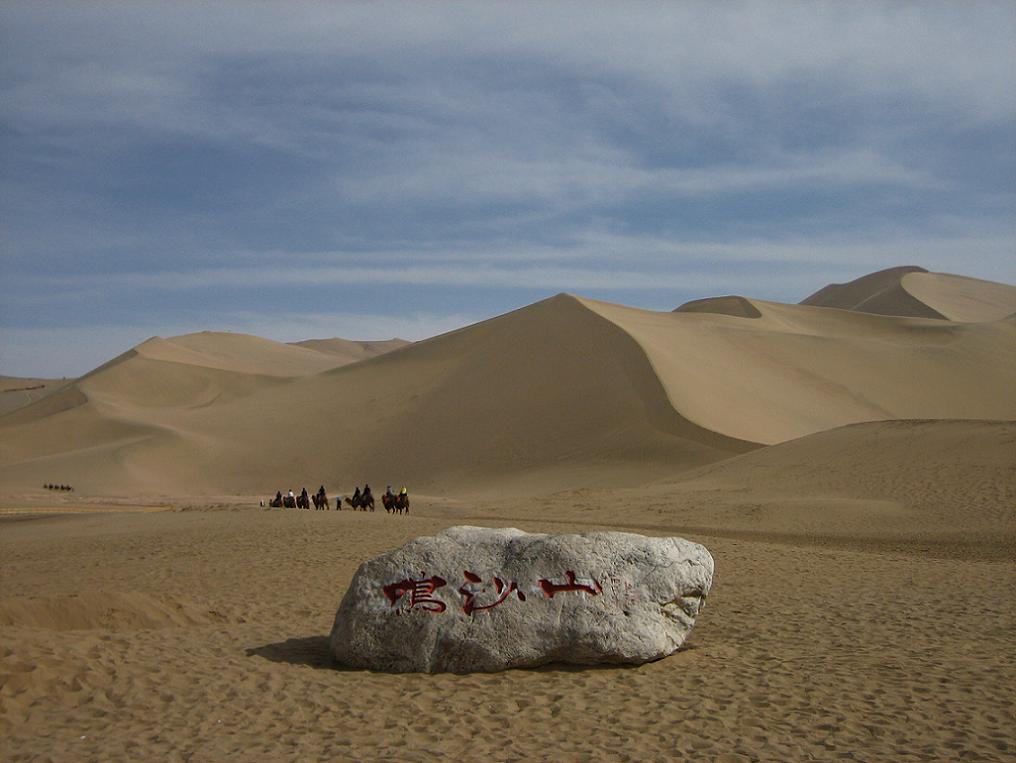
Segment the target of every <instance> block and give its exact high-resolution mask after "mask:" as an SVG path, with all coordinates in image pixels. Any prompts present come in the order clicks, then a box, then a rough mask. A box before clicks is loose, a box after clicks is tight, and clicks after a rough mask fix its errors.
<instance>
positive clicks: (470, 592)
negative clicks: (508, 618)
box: [459, 570, 526, 615]
mask: <svg viewBox="0 0 1016 763" xmlns="http://www.w3.org/2000/svg"><path fill="white" fill-rule="evenodd" d="M462 575H463V577H464V578H465V579H466V582H465V583H463V584H462V585H461V586H459V593H460V594H462V597H463V599H464V600H465V601H464V603H463V605H462V611H463V612H465V613H466V614H467V615H471V614H473V612H482V611H483V610H488V609H494V607H496V606H498V605H499V604H501V603H503V602H504V600H505V599H507V598H508V597H509V596H510V595H511V593H512V592H513V591H514V592H515V594H516V595H517V596H518V597H519V601H525V600H526V595H525V594H524V593H522V591H520V590H519V587H518V585H517V584H516V583H515V581H514V580H513V581H512V582H511V583H509V584H507V585H506V584H505V582H504V581H503V580H501V578H499V577H494V578H492V582H493V584H494V593H493V594H492V595H495V596H496V597H497V598H496V599H495V600H494V601H492V602H490V603H489V604H479V603H477V598H478V597H480V596H481V594H485V593H487V588H486V586H483V585H479V584H480V583H482V578H481V577H480V576H479V575H477V574H476V573H474V572H470V571H469V570H464V571H463V573H462ZM484 598H486V597H484Z"/></svg>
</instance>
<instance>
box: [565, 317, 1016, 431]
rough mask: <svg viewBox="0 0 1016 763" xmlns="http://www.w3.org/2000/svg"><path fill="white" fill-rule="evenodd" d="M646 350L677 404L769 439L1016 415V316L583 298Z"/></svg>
mask: <svg viewBox="0 0 1016 763" xmlns="http://www.w3.org/2000/svg"><path fill="white" fill-rule="evenodd" d="M583 304H585V305H586V306H587V307H589V309H591V310H593V311H595V312H596V313H598V314H600V315H602V316H603V317H605V318H606V319H608V320H610V321H611V322H613V323H614V324H615V325H617V326H618V327H619V328H621V329H623V330H624V331H625V332H627V333H628V334H629V335H630V336H632V337H633V338H634V339H635V340H636V341H637V342H638V344H639V346H640V347H641V348H642V349H643V350H644V351H645V353H646V355H647V356H648V358H649V360H650V362H651V363H652V365H653V368H654V369H655V372H656V374H657V375H658V377H659V379H660V381H661V383H662V385H663V387H664V388H665V389H666V391H667V394H668V396H669V399H670V401H671V403H672V404H673V406H674V408H675V409H676V410H678V411H680V413H681V415H682V416H684V417H686V418H687V419H688V420H689V421H692V422H694V423H696V424H698V425H699V426H701V427H703V428H705V429H709V430H711V431H714V432H718V433H721V434H724V435H727V436H729V437H733V438H737V439H741V440H748V441H751V442H758V443H765V444H772V443H776V442H782V441H784V440H789V439H793V438H795V437H801V436H803V435H806V434H811V433H813V432H818V431H821V430H823V429H830V428H833V427H837V426H842V425H844V424H850V423H854V422H859V421H873V420H880V419H901V418H976V419H1016V395H1014V394H1013V389H1016V353H1013V352H1011V351H1010V350H1011V348H1012V347H1016V319H1005V320H1002V321H997V322H994V323H980V324H960V323H952V322H949V321H943V320H929V319H918V318H896V317H884V316H878V315H869V314H865V313H854V312H849V311H845V310H827V309H822V308H816V307H809V306H805V305H784V304H779V303H775V302H764V301H761V300H753V301H751V303H750V304H751V305H752V306H753V307H754V308H755V309H756V310H757V311H758V312H759V313H760V315H759V317H757V318H743V317H737V316H731V315H725V314H711V313H695V312H673V313H658V312H650V311H646V310H638V309H635V308H629V307H622V306H620V305H611V304H607V303H603V302H594V301H592V300H583Z"/></svg>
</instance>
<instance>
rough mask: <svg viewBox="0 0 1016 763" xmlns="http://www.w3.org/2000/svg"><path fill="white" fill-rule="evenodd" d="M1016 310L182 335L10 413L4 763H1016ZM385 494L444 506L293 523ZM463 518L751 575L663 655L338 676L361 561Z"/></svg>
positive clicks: (901, 271) (545, 319) (735, 313)
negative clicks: (679, 540)
mask: <svg viewBox="0 0 1016 763" xmlns="http://www.w3.org/2000/svg"><path fill="white" fill-rule="evenodd" d="M1014 313H1016V287H1013V286H1008V285H1005V284H995V283H990V282H985V281H979V280H977V279H970V278H965V277H962V276H954V275H947V274H939V273H928V272H926V271H923V270H922V269H920V268H914V267H904V268H893V269H890V270H887V271H882V272H880V273H875V274H871V275H870V276H866V277H864V278H861V279H858V280H857V281H854V282H852V283H850V284H833V285H830V286H827V287H825V288H823V289H821V290H819V291H818V292H816V294H814V295H812V296H811V297H808V298H806V299H805V300H804V303H803V304H800V305H788V304H779V303H774V302H767V301H763V300H757V299H753V298H751V297H747V296H737V295H731V296H725V297H717V298H711V299H703V300H696V301H695V302H693V303H689V304H687V305H682V306H681V307H679V308H678V309H676V310H675V311H673V312H653V311H646V310H641V309H636V308H631V307H626V306H622V305H614V304H608V303H604V302H598V301H594V300H589V299H585V298H582V297H578V296H572V295H558V296H557V297H554V298H551V299H548V300H545V301H543V302H539V303H537V304H535V305H530V306H528V307H524V308H522V309H520V310H517V311H515V312H513V313H509V314H507V315H504V316H500V317H498V318H494V319H491V320H489V321H485V322H483V323H480V324H476V325H473V326H469V327H467V328H464V329H461V330H459V331H455V332H451V333H449V334H445V335H442V336H439V337H435V338H433V339H430V340H426V341H423V342H416V343H412V344H409V343H404V342H401V341H397V340H393V341H392V342H382V343H355V342H347V341H345V340H310V341H307V342H301V343H298V344H294V345H286V344H280V343H277V342H271V341H269V340H265V339H260V338H257V337H247V336H242V335H230V334H214V333H204V334H195V335H189V336H185V337H174V338H169V339H160V338H153V339H151V340H149V341H147V342H145V343H142V344H141V345H139V346H137V347H135V348H133V349H130V350H128V351H127V352H125V353H124V354H123V355H120V356H119V357H117V358H114V359H113V360H111V361H110V362H108V363H106V364H104V365H103V366H100V367H99V368H97V369H95V370H94V371H92V372H90V373H89V374H86V375H85V376H83V377H81V378H80V379H76V380H70V381H68V382H67V383H66V384H64V385H62V386H59V387H58V388H56V389H51V390H49V393H48V394H46V395H44V396H42V395H40V396H39V397H38V398H34V399H25V400H23V401H20V402H18V403H14V404H11V405H10V406H9V407H8V409H7V411H6V412H5V413H4V414H3V415H0V580H2V593H0V738H2V739H3V742H2V745H0V758H2V759H4V760H26V761H27V760H42V761H44V760H53V761H65V760H75V761H76V760H126V759H159V760H189V761H218V760H351V761H353V760H399V761H403V760H405V761H430V760H443V759H446V758H449V757H456V758H459V759H462V760H505V761H509V760H510V761H528V760H537V761H544V760H545V761H561V760H567V761H573V760H574V761H585V760H588V761H615V760H621V761H625V760H627V761H643V760H710V761H753V760H772V761H785V760H834V759H837V760H903V761H910V760H913V761H919V760H926V761H937V760H958V759H966V760H999V761H1001V760H1011V759H1012V757H1013V756H1014V754H1016V731H1014V729H1016V688H1014V687H1016V658H1014V656H1013V655H1014V654H1016V564H1014V559H1016V392H1014V391H1013V390H1016V353H1014V352H1013V348H1014V347H1016V316H1014V315H1013V314H1014ZM8 381H10V380H5V384H7V383H8ZM13 381H14V382H18V381H19V380H13ZM9 386H13V387H17V386H18V384H15V383H11V384H10V385H9ZM21 386H31V385H27V384H22V385H21ZM11 399H12V400H13V398H11ZM364 481H369V482H370V483H371V484H372V486H373V487H374V489H375V491H376V492H377V493H380V491H381V490H383V488H384V486H385V484H386V483H389V482H390V483H396V484H398V483H403V482H405V483H406V484H407V485H408V486H409V487H410V490H411V492H412V496H413V507H412V512H411V514H410V515H409V516H403V517H395V516H388V515H386V514H385V513H384V512H383V511H382V510H380V507H379V510H378V511H377V512H375V513H362V512H350V511H343V512H336V511H334V510H331V511H328V512H317V511H298V510H285V511H282V510H264V509H262V508H261V507H260V506H259V501H260V500H261V499H264V498H267V497H268V495H269V494H274V492H275V490H276V489H282V490H286V489H288V488H290V487H292V488H293V489H294V490H297V491H298V490H299V489H300V488H301V487H303V486H304V485H306V487H307V488H308V489H309V490H311V491H313V490H314V489H315V488H316V487H317V486H318V485H319V484H322V483H323V484H324V485H326V486H327V487H328V489H329V492H330V494H331V495H332V498H333V505H334V497H335V496H336V495H337V494H339V493H348V492H350V491H351V489H352V487H353V486H354V485H356V484H361V485H362V484H363V482H364ZM50 482H56V483H64V484H70V485H73V486H74V488H75V490H74V492H73V493H54V492H52V491H47V490H45V489H43V488H42V487H41V486H42V485H43V484H45V483H50ZM454 524H474V525H486V526H515V527H519V528H521V529H524V530H528V531H538V532H558V531H562V532H581V531H587V530H594V529H621V530H627V531H633V532H642V533H645V534H650V535H680V536H683V537H686V538H689V539H691V540H694V541H697V542H700V543H703V544H704V545H706V547H707V548H709V549H710V551H711V552H712V554H713V556H714V558H715V560H716V569H717V573H716V579H715V581H714V585H713V591H712V593H711V594H710V597H709V600H708V602H707V603H706V606H705V609H704V611H703V612H702V614H701V615H700V617H699V619H698V622H697V624H696V626H695V629H694V630H693V632H692V634H691V637H690V639H689V640H688V642H687V643H686V645H685V647H684V648H682V650H681V651H679V652H678V653H677V654H675V655H672V656H671V657H668V658H666V659H663V660H660V661H658V662H654V663H650V664H647V665H643V666H640V667H611V668H597V669H576V668H572V667H569V668H564V667H556V666H550V667H546V668H541V669H536V670H516V671H508V672H505V673H500V674H492V675H464V676H457V675H434V676H428V675H387V674H377V673H371V672H367V671H351V670H344V669H342V668H341V667H339V666H336V665H334V664H333V663H332V661H331V660H330V658H329V655H328V649H327V636H328V632H329V630H330V627H331V621H332V618H333V616H334V613H335V610H336V608H337V606H338V603H339V601H340V599H341V597H342V594H343V592H344V590H345V588H346V586H347V585H348V583H349V581H350V579H351V577H352V575H353V573H354V571H355V569H356V567H357V565H358V564H359V563H360V562H361V561H362V560H364V559H366V558H368V557H370V556H372V555H374V554H377V553H379V552H381V551H383V550H385V549H387V548H391V547H393V546H396V545H399V544H401V543H403V542H405V541H407V540H408V539H410V538H413V537H416V536H418V535H423V534H430V533H433V532H435V531H437V530H439V529H441V528H443V527H447V526H450V525H454Z"/></svg>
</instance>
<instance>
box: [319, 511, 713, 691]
mask: <svg viewBox="0 0 1016 763" xmlns="http://www.w3.org/2000/svg"><path fill="white" fill-rule="evenodd" d="M712 578H713V558H712V556H711V555H710V554H709V552H708V551H707V550H706V549H705V548H704V547H703V546H700V545H699V544H697V543H692V542H690V541H687V540H683V539H681V538H648V537H645V536H642V535H634V534H631V533H619V532H597V533H585V534H582V535H534V534H529V533H524V532H522V531H521V530H516V529H514V528H504V529H490V528H481V527H452V528H449V529H447V530H444V531H443V532H441V533H438V534H437V535H435V536H432V537H424V538H417V539H415V540H413V541H410V542H409V543H407V544H406V545H405V546H403V547H402V548H399V549H395V550H393V551H389V552H387V553H385V554H382V555H381V556H379V557H376V558H374V559H371V560H369V561H367V562H364V563H363V564H362V565H360V569H359V570H357V572H356V575H355V576H354V577H353V582H352V583H351V585H350V587H349V590H348V591H347V593H346V595H345V597H344V598H343V599H342V604H341V605H340V606H339V611H338V613H337V614H336V615H335V625H334V626H333V627H332V633H331V649H332V653H333V654H334V655H335V658H336V659H337V660H338V661H339V662H340V663H341V664H344V665H348V666H351V667H361V668H370V669H373V670H384V671H397V672H410V671H413V672H428V673H437V672H445V671H449V672H456V673H466V672H472V671H496V670H504V669H505V668H514V667H528V666H534V665H542V664H544V663H548V662H570V663H578V664H593V663H635V664H638V663H643V662H647V661H649V660H655V659H659V658H660V657H665V656H666V655H668V654H671V653H672V652H674V651H676V650H677V648H678V647H680V646H681V644H682V642H683V641H684V639H685V638H686V637H687V635H688V632H689V631H690V630H691V627H692V625H693V624H694V622H695V616H696V615H697V614H698V612H699V609H700V608H701V606H702V602H703V600H704V599H705V597H706V594H708V593H709V587H710V585H711V584H712Z"/></svg>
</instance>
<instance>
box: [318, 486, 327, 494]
mask: <svg viewBox="0 0 1016 763" xmlns="http://www.w3.org/2000/svg"><path fill="white" fill-rule="evenodd" d="M317 494H318V496H319V497H320V496H323V495H325V486H324V485H322V486H321V487H319V488H318V489H317Z"/></svg>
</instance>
